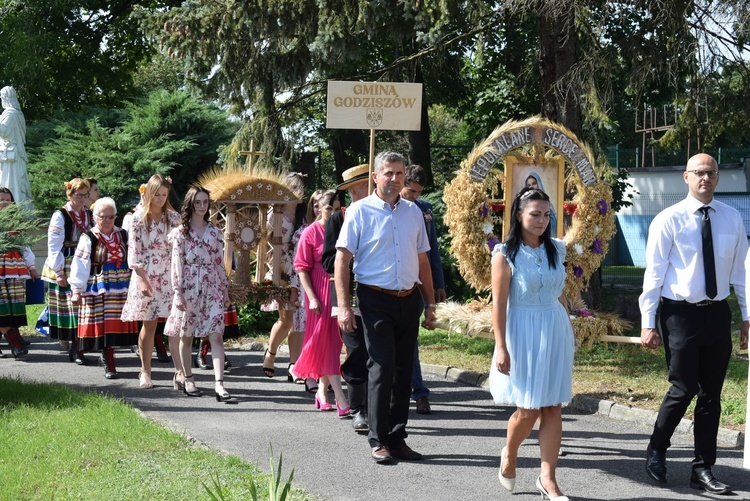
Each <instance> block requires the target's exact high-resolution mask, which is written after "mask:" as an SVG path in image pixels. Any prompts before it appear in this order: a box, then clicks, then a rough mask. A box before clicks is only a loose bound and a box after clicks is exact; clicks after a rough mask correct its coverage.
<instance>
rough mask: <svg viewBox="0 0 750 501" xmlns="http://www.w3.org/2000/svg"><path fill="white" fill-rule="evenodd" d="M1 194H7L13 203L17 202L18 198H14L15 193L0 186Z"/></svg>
mask: <svg viewBox="0 0 750 501" xmlns="http://www.w3.org/2000/svg"><path fill="white" fill-rule="evenodd" d="M0 193H7V194H8V195H10V201H11V202H15V201H16V197H14V196H13V192H12V191H10V189H8V188H6V187H5V186H0Z"/></svg>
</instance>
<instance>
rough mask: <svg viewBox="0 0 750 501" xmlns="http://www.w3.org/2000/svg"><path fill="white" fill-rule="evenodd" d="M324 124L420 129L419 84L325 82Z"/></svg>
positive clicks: (420, 93) (342, 126) (336, 126)
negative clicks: (326, 87)
mask: <svg viewBox="0 0 750 501" xmlns="http://www.w3.org/2000/svg"><path fill="white" fill-rule="evenodd" d="M326 127H327V128H329V129H380V130H420V129H421V128H422V84H412V83H393V82H341V81H329V82H328V99H327V102H326Z"/></svg>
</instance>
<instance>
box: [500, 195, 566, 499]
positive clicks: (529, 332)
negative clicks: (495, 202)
mask: <svg viewBox="0 0 750 501" xmlns="http://www.w3.org/2000/svg"><path fill="white" fill-rule="evenodd" d="M511 210H512V212H511V214H512V217H511V222H510V231H509V233H508V237H507V238H506V240H505V242H504V243H503V244H500V245H497V246H496V247H495V249H494V251H493V257H492V328H493V331H494V334H495V353H494V356H493V359H492V368H491V373H490V389H491V390H492V396H493V398H494V400H495V402H496V403H503V404H514V405H516V407H517V409H516V411H515V412H514V413H513V415H512V416H511V417H510V420H509V421H508V437H507V442H506V445H505V447H503V450H502V453H501V458H500V471H499V472H498V478H499V480H500V483H501V485H502V486H503V487H504V488H506V489H507V490H509V491H512V490H513V487H514V485H515V477H516V460H517V456H518V448H519V447H520V445H521V443H522V442H523V441H524V440H525V439H526V438H527V437H528V436H529V434H530V433H531V430H532V429H533V428H534V423H536V421H537V420H539V434H538V435H539V448H540V450H541V473H540V475H539V477H538V478H537V481H536V487H537V489H539V491H540V492H541V494H542V497H543V498H547V499H552V500H556V501H566V500H567V499H568V498H567V497H565V496H563V495H562V493H561V492H560V488H559V487H558V485H557V480H556V477H555V469H556V467H557V457H558V455H559V450H560V442H561V439H562V404H564V403H566V402H569V401H570V399H571V397H572V374H573V353H574V345H575V342H574V337H573V327H572V325H571V323H570V318H569V317H568V312H567V310H566V309H565V307H563V305H562V304H561V303H560V301H559V300H558V298H559V297H560V295H561V294H562V291H563V287H564V285H565V266H564V265H563V261H564V260H565V244H564V242H563V241H562V240H558V239H555V238H552V237H551V236H550V224H549V222H550V200H549V197H548V196H547V194H546V193H544V192H543V191H541V190H536V189H533V188H523V189H522V190H521V191H519V193H518V195H516V197H515V199H514V200H513V206H512V209H511Z"/></svg>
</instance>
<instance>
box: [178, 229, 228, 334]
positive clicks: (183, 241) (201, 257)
mask: <svg viewBox="0 0 750 501" xmlns="http://www.w3.org/2000/svg"><path fill="white" fill-rule="evenodd" d="M169 240H170V242H172V287H173V288H174V289H175V290H182V297H183V299H184V300H185V306H186V311H181V310H180V309H178V308H177V306H176V305H175V304H172V311H171V313H170V314H169V318H168V319H167V325H166V327H165V328H164V334H166V335H167V336H195V337H206V336H208V335H210V334H220V333H221V334H223V333H224V291H225V290H226V289H227V285H228V283H227V273H226V270H225V269H224V239H223V238H222V236H221V232H220V231H219V229H218V228H217V227H216V226H214V225H213V224H211V223H209V224H208V227H207V228H206V231H205V232H204V233H203V237H199V236H198V235H197V234H196V233H195V232H194V231H193V230H192V229H191V230H190V233H189V234H188V235H185V231H184V229H183V227H182V226H180V227H178V228H175V229H173V230H172V233H170V235H169Z"/></svg>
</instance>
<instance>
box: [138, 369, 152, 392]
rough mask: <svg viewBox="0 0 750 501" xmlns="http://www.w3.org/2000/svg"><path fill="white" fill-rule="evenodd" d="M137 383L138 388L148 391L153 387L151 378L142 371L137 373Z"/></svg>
mask: <svg viewBox="0 0 750 501" xmlns="http://www.w3.org/2000/svg"><path fill="white" fill-rule="evenodd" d="M138 382H139V385H140V387H141V388H144V389H150V388H153V387H154V383H152V382H151V378H150V377H148V376H147V375H146V373H145V372H143V371H141V372H139V373H138Z"/></svg>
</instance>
